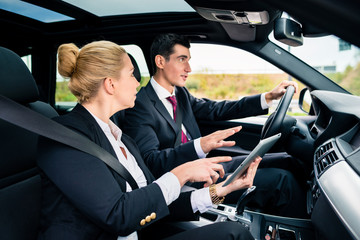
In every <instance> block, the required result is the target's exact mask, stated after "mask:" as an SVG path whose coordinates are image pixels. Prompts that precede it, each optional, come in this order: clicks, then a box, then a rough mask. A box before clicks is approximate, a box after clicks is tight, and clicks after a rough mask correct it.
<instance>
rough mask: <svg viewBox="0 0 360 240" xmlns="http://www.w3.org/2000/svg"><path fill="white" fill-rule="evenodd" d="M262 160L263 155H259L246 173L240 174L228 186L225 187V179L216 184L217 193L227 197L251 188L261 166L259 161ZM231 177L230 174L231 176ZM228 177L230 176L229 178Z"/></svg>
mask: <svg viewBox="0 0 360 240" xmlns="http://www.w3.org/2000/svg"><path fill="white" fill-rule="evenodd" d="M260 161H261V157H257V158H256V159H255V160H254V161H253V162H252V163H251V164H250V166H249V168H248V170H247V171H246V173H245V174H243V175H242V176H240V177H239V178H238V179H236V180H235V181H233V182H232V183H230V184H229V185H227V186H226V187H223V185H224V183H225V181H223V182H221V183H218V184H217V185H216V193H217V195H218V196H219V197H225V196H226V195H228V194H229V193H231V192H233V191H236V190H240V189H243V188H249V187H251V186H252V185H253V182H254V178H255V174H256V170H257V168H258V166H259V163H260ZM229 177H230V176H229ZM229 177H228V178H229Z"/></svg>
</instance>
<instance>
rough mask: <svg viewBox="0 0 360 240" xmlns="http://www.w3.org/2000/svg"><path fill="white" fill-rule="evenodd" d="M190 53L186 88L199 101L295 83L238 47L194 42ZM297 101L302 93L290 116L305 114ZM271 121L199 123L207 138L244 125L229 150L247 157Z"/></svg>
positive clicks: (234, 97) (257, 118) (235, 97)
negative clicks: (203, 98) (189, 72)
mask: <svg viewBox="0 0 360 240" xmlns="http://www.w3.org/2000/svg"><path fill="white" fill-rule="evenodd" d="M190 53H191V60H190V65H191V68H192V73H191V74H190V75H189V78H188V80H187V83H186V87H187V88H188V89H189V91H190V92H191V93H192V94H193V95H194V96H195V97H198V98H202V97H205V98H209V99H212V100H215V101H222V100H239V99H241V98H242V97H246V96H250V95H254V94H261V93H265V92H267V91H271V90H272V89H273V88H274V87H275V86H276V85H277V84H279V83H280V82H281V81H283V80H295V79H292V78H291V76H289V75H288V74H286V73H285V72H283V71H282V70H280V69H279V68H277V67H275V66H273V65H272V64H270V63H268V62H266V61H265V60H263V59H261V58H259V57H257V56H255V55H253V54H251V53H249V52H246V51H244V50H241V49H238V48H235V47H229V46H223V45H216V44H202V43H192V44H191V48H190ZM295 81H296V80H295ZM299 85H300V86H301V87H302V85H301V84H300V83H299ZM297 99H298V94H296V95H295V96H294V99H293V101H292V103H291V105H290V108H289V109H290V112H289V113H288V114H291V115H303V113H302V112H301V110H300V109H299V108H298V104H297V103H298V100H297ZM277 104H278V101H273V103H272V104H271V106H270V108H269V113H271V112H273V111H274V110H275V108H276V106H277ZM267 118H268V115H261V116H251V117H247V118H242V119H232V120H228V121H207V120H200V121H199V122H198V124H199V126H200V130H201V133H202V135H203V136H204V135H207V134H210V133H212V132H214V131H217V130H221V129H226V128H230V127H234V126H239V125H240V126H242V130H241V131H240V132H239V133H237V134H235V135H234V136H232V137H230V138H229V139H231V140H235V141H236V146H235V147H233V148H232V149H231V150H229V149H227V151H228V152H227V153H228V154H230V155H233V154H236V155H237V154H247V153H249V152H250V151H251V150H252V149H253V148H254V147H255V146H256V144H257V143H258V142H259V140H260V135H261V131H262V128H263V125H264V123H265V122H266V120H267ZM222 150H224V148H222Z"/></svg>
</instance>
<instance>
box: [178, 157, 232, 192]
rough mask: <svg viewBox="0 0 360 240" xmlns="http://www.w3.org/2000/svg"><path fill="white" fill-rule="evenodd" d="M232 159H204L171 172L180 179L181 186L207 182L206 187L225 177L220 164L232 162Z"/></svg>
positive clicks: (183, 165)
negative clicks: (189, 183)
mask: <svg viewBox="0 0 360 240" xmlns="http://www.w3.org/2000/svg"><path fill="white" fill-rule="evenodd" d="M231 159H232V158H231V157H213V158H203V159H198V160H195V161H190V162H187V163H184V164H182V165H180V166H178V167H176V168H174V169H173V170H171V172H172V173H173V174H175V176H176V177H177V178H178V179H179V182H180V185H181V186H183V185H184V184H185V183H186V182H206V183H205V185H204V186H205V187H207V186H210V185H211V184H213V183H215V182H216V181H217V180H218V178H219V177H221V178H222V177H224V175H225V172H224V168H223V166H222V165H221V164H219V163H220V162H228V161H231Z"/></svg>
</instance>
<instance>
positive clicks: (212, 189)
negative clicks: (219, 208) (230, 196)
mask: <svg viewBox="0 0 360 240" xmlns="http://www.w3.org/2000/svg"><path fill="white" fill-rule="evenodd" d="M209 192H210V197H211V202H212V203H213V204H216V205H218V204H221V203H223V202H224V200H225V197H219V196H218V195H217V193H216V185H215V184H211V185H210V187H209Z"/></svg>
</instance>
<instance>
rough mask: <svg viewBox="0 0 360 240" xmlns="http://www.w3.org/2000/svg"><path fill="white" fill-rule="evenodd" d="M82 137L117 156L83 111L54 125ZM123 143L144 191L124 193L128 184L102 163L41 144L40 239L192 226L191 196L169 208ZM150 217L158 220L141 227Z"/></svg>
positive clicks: (46, 142) (114, 235) (98, 236)
mask: <svg viewBox="0 0 360 240" xmlns="http://www.w3.org/2000/svg"><path fill="white" fill-rule="evenodd" d="M55 120H56V121H58V122H59V123H62V124H63V125H65V126H67V127H69V128H71V129H73V130H75V131H77V132H79V133H81V134H83V135H84V136H86V137H88V138H89V139H90V140H92V141H94V142H95V143H97V144H98V145H100V146H101V147H103V148H104V149H105V150H107V151H109V152H110V153H111V154H112V155H113V156H114V157H115V158H116V154H115V151H114V149H113V148H112V146H111V144H110V142H109V141H108V139H107V137H106V136H105V134H104V133H103V131H102V129H101V128H100V126H99V125H98V124H97V122H96V120H95V119H94V118H93V117H92V116H91V114H90V113H89V112H88V111H87V110H86V109H85V108H84V107H82V106H81V105H77V106H76V107H75V108H74V109H73V111H72V112H71V113H69V114H67V115H64V116H61V117H58V118H56V119H55ZM122 141H123V142H124V144H125V145H126V147H127V148H128V150H129V151H130V152H131V153H132V155H133V156H134V157H135V159H136V160H137V162H138V164H139V166H140V168H141V169H142V170H143V172H144V174H145V177H146V179H147V181H148V186H146V187H143V188H140V189H137V190H134V191H131V192H126V191H125V190H126V182H125V180H124V179H122V178H121V177H120V176H119V175H118V174H117V173H116V172H115V171H113V170H112V169H111V168H109V167H108V166H107V165H106V164H105V163H104V162H103V161H101V160H99V159H98V158H96V157H93V156H91V155H89V154H87V153H84V152H81V151H78V150H76V149H73V148H71V147H69V146H66V145H64V144H60V143H57V142H54V141H51V140H48V139H45V138H41V139H40V142H39V151H38V152H39V156H38V165H39V167H40V169H41V171H42V182H43V201H42V204H43V206H42V215H41V223H40V225H41V229H40V234H39V239H116V238H117V236H126V235H129V234H130V233H132V232H134V231H139V230H141V229H142V228H144V227H147V226H149V225H150V227H151V224H152V223H153V222H156V221H157V220H159V219H162V218H164V217H165V216H167V215H169V214H170V216H169V217H168V218H172V219H176V220H196V219H198V214H194V213H193V211H192V208H191V203H190V193H184V194H180V197H179V198H178V199H177V200H176V201H174V202H173V203H172V204H171V205H170V206H169V207H168V206H167V205H166V203H165V200H164V197H163V195H162V192H161V190H160V188H159V186H158V185H157V184H155V183H152V182H153V180H154V177H153V175H152V174H151V173H150V171H149V170H148V168H147V167H146V166H145V164H144V162H143V160H142V158H141V156H140V153H139V150H138V148H137V146H136V144H135V142H134V141H133V140H132V139H131V138H130V137H128V136H126V135H125V134H123V137H122ZM151 213H156V219H155V220H152V221H151V222H150V223H146V224H145V226H141V225H140V221H141V220H142V219H144V218H145V217H146V216H148V215H150V214H151Z"/></svg>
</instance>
